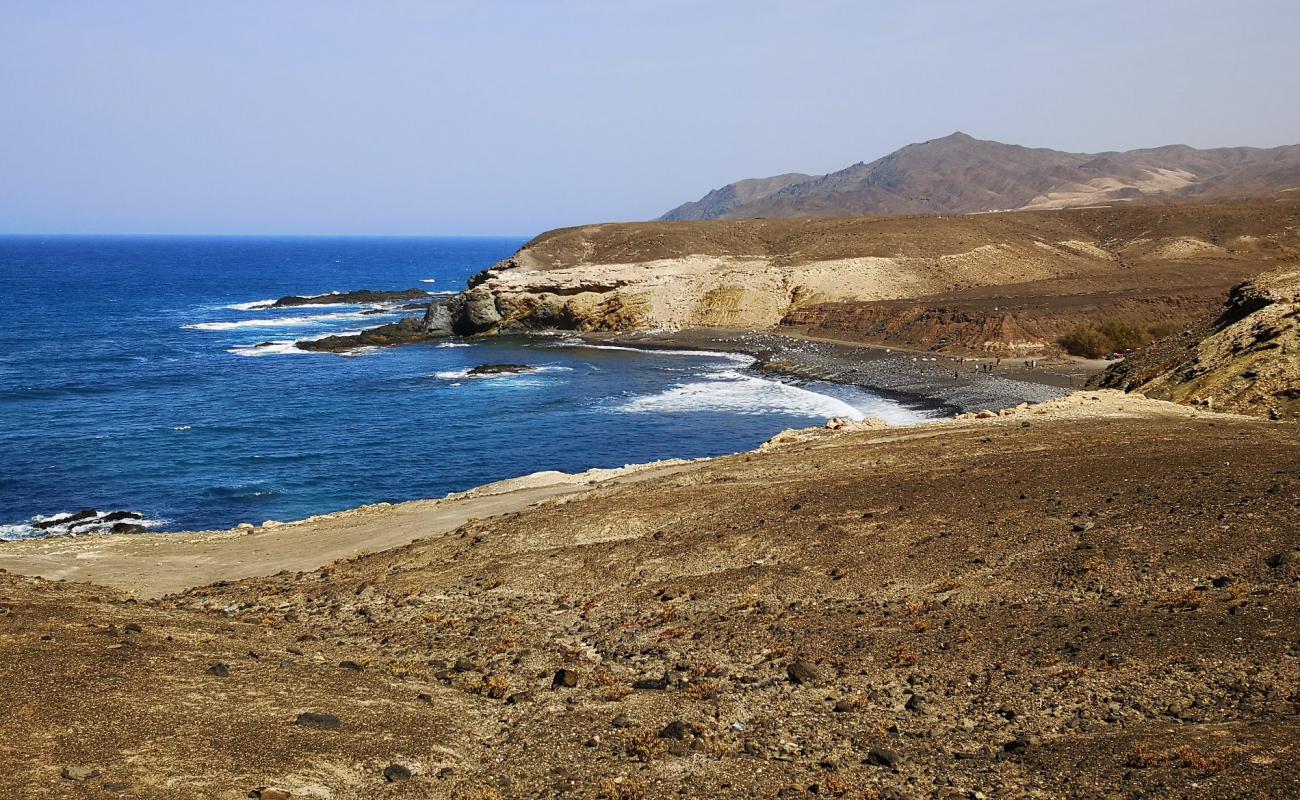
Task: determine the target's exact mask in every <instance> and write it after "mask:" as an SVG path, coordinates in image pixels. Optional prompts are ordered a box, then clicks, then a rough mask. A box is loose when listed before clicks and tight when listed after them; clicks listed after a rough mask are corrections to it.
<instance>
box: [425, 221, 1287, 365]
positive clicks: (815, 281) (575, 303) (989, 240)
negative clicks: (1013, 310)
mask: <svg viewBox="0 0 1300 800" xmlns="http://www.w3.org/2000/svg"><path fill="white" fill-rule="evenodd" d="M1296 253H1300V204H1297V203H1287V204H1276V205H1242V206H1219V207H1215V206H1200V207H1182V208H1111V209H1082V210H1069V211H1054V212H1021V213H1015V214H996V215H964V216H956V217H941V216H924V217H856V218H837V219H801V220H745V221H715V222H676V223H628V224H610V225H590V226H585V227H580V228H567V229H561V230H557V231H552V232H550V233H546V234H543V235H542V236H539V237H538V238H536V239H534V240H533V241H531V242H529V243H528V244H526V245H525V246H524V247H523V248H522V249H521V250H520V251H519V252H518V253H516V254H515V255H514V256H513V257H512V258H510V259H508V260H506V261H503V262H501V263H499V264H497V265H496V266H494V267H492V268H491V269H488V270H486V271H484V272H482V273H480V274H479V275H477V276H475V278H474V279H472V280H471V282H470V287H469V289H468V290H467V291H466V292H464V293H462V294H461V295H460V296H458V297H456V298H453V299H452V301H450V303H449V305H448V309H449V312H450V315H451V317H452V327H453V329H454V330H455V331H456V332H457V333H460V334H477V333H497V332H522V331H530V330H538V329H545V328H558V329H567V330H576V331H627V330H638V329H640V330H644V329H665V330H672V329H680V328H687V327H725V328H767V327H771V326H774V325H776V324H778V323H780V322H781V321H782V319H784V318H786V317H788V316H789V315H791V314H792V313H794V312H797V311H799V310H800V309H807V308H811V307H815V306H818V305H819V304H825V303H845V302H848V303H862V302H876V301H898V300H916V299H918V298H936V297H941V298H945V299H947V300H961V299H963V298H966V299H969V298H972V297H974V298H978V299H981V300H988V299H989V298H997V297H999V296H1004V297H1012V298H1016V297H1027V296H1028V297H1039V298H1043V297H1077V296H1079V295H1085V294H1095V293H1098V292H1102V293H1106V292H1130V293H1132V292H1137V293H1138V294H1139V295H1142V294H1143V293H1146V294H1148V295H1152V296H1162V297H1163V296H1167V295H1171V294H1176V295H1185V294H1187V293H1188V292H1189V287H1191V289H1190V291H1191V294H1193V295H1195V294H1198V293H1204V292H1206V291H1208V292H1209V294H1206V295H1204V296H1205V297H1210V296H1214V295H1217V296H1222V292H1223V291H1224V290H1226V288H1227V287H1228V286H1230V285H1231V284H1232V283H1233V282H1236V281H1240V280H1242V279H1243V278H1246V277H1250V276H1252V275H1255V274H1257V273H1259V272H1260V271H1262V270H1264V269H1267V268H1268V267H1269V265H1270V263H1271V262H1273V261H1275V260H1277V259H1284V258H1288V257H1292V256H1294V255H1295V254H1296ZM1139 299H1140V298H1139ZM1098 302H1099V303H1101V304H1103V305H1104V303H1105V301H1104V298H1103V299H1102V300H1099V301H1098ZM994 305H996V303H995V304H994ZM1056 327H1057V326H1056V325H1055V324H1053V325H1038V326H1037V327H1036V328H1034V329H1032V330H1029V331H1028V333H1027V336H1028V337H1029V338H1028V339H1027V341H1029V340H1033V341H1037V342H1038V343H1041V342H1042V340H1043V339H1042V337H1045V336H1050V335H1052V334H1053V333H1054V331H1055V330H1056ZM1034 337H1038V338H1037V339H1035V338H1034Z"/></svg>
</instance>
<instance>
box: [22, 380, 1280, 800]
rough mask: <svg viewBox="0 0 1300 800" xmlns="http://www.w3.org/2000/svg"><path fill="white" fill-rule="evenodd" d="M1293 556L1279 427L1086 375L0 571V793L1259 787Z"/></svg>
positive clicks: (1273, 761) (827, 792)
mask: <svg viewBox="0 0 1300 800" xmlns="http://www.w3.org/2000/svg"><path fill="white" fill-rule="evenodd" d="M1093 396H1095V397H1099V398H1101V399H1096V400H1093V399H1089V398H1090V397H1093ZM1052 409H1054V410H1052ZM852 428H858V429H857V430H853V429H852ZM1298 547H1300V427H1297V426H1296V425H1294V424H1289V423H1280V422H1269V421H1266V420H1257V419H1246V418H1241V417H1232V416H1226V415H1215V414H1206V413H1201V412H1196V411H1192V410H1188V409H1183V408H1181V407H1175V406H1168V405H1165V404H1155V403H1153V402H1151V401H1142V400H1140V399H1136V398H1131V397H1120V396H1116V395H1114V394H1113V393H1110V394H1107V393H1103V394H1101V395H1090V396H1083V397H1081V396H1078V395H1076V396H1075V397H1074V398H1070V399H1067V400H1060V401H1055V402H1054V403H1053V404H1050V405H1049V410H1043V409H1024V410H1020V411H1018V412H1014V413H1009V414H1007V415H1004V416H995V417H992V418H989V419H975V420H959V421H956V422H949V423H944V424H939V425H931V426H921V427H917V428H909V429H888V428H873V427H869V426H850V429H849V430H847V431H839V432H822V433H817V434H790V435H786V436H783V437H780V439H779V443H777V444H773V445H771V446H769V447H767V448H766V449H765V450H764V451H762V452H756V453H751V454H742V455H738V456H734V457H729V458H722V459H717V460H714V461H709V462H704V463H701V464H698V465H692V466H690V467H686V468H682V469H680V470H678V471H675V472H673V473H671V474H668V475H665V476H664V477H662V478H660V479H657V480H653V481H640V482H636V483H628V484H622V485H612V486H608V487H605V488H598V489H594V490H592V491H589V492H586V493H579V494H576V495H569V496H565V497H562V498H557V499H552V500H548V501H546V502H543V503H541V504H539V505H538V506H536V507H534V508H531V509H528V510H524V511H522V512H518V513H508V514H504V515H500V516H496V517H491V518H485V519H474V520H470V521H469V522H468V523H466V524H465V525H463V526H461V527H460V528H458V529H455V530H454V531H452V532H450V533H445V534H441V535H437V536H433V537H431V538H427V539H423V540H420V541H416V542H414V543H413V544H411V545H409V546H405V547H398V548H396V549H391V550H387V551H384V552H380V553H375V554H370V555H364V556H360V557H358V558H355V559H352V560H349V561H343V562H337V563H334V564H330V565H326V566H323V567H321V568H320V569H316V570H311V571H305V572H298V573H281V574H278V575H274V576H270V577H263V578H248V579H244V580H237V581H231V582H223V583H219V584H216V585H210V586H203V587H197V588H193V589H190V590H188V591H186V592H183V593H181V594H176V595H172V596H168V597H164V598H162V599H160V600H155V601H137V600H135V599H132V598H130V597H128V596H126V595H124V594H120V593H118V592H117V591H114V590H110V589H105V588H100V587H96V586H94V585H88V584H73V583H55V582H45V581H41V580H39V579H34V578H24V577H18V576H16V575H12V574H7V575H2V576H0V606H3V610H2V611H0V653H3V658H0V709H3V714H0V764H3V768H0V797H22V798H55V797H86V798H95V797H136V798H164V797H165V798H173V797H175V798H242V797H246V796H254V797H256V796H260V797H262V798H283V797H293V798H300V797H314V798H426V797H428V798H442V797H450V798H465V799H466V800H468V799H469V798H477V799H479V800H484V799H487V798H505V797H551V796H559V797H575V798H596V797H605V798H611V799H614V798H640V797H647V798H649V797H805V796H819V797H852V798H867V797H873V798H874V797H953V798H958V797H987V798H1003V797H1138V796H1141V797H1197V798H1201V797H1223V798H1227V797H1258V798H1264V797H1269V798H1285V797H1294V796H1297V795H1298V794H1300V759H1298V758H1297V755H1300V718H1298V717H1297V710H1298V707H1297V704H1298V703H1300V662H1298V661H1297V658H1298V657H1300V642H1298V641H1297V638H1298V636H1300V583H1298V579H1300V553H1298V552H1297V548H1298Z"/></svg>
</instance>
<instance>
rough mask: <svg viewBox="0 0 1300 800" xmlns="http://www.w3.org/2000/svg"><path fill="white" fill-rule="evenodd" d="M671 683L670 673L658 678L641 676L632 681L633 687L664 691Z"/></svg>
mask: <svg viewBox="0 0 1300 800" xmlns="http://www.w3.org/2000/svg"><path fill="white" fill-rule="evenodd" d="M668 685H669V679H668V675H667V674H664V675H661V676H660V677H658V678H641V679H639V680H636V681H634V682H633V683H632V688H633V689H646V690H650V691H662V690H663V689H667V688H668Z"/></svg>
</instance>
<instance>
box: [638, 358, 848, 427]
mask: <svg viewBox="0 0 1300 800" xmlns="http://www.w3.org/2000/svg"><path fill="white" fill-rule="evenodd" d="M617 410H619V411H625V412H628V413H633V414H646V413H664V412H685V411H727V412H731V413H735V414H755V415H757V414H790V415H794V416H802V417H814V418H820V419H830V418H831V417H846V418H848V419H853V420H860V419H865V418H866V415H865V414H863V413H862V411H860V410H859V409H857V408H854V407H853V406H851V405H849V404H848V403H846V402H845V401H843V400H841V399H839V398H837V397H831V396H830V395H825V394H819V393H818V392H813V391H809V390H808V389H804V388H801V387H799V386H793V385H791V384H788V383H782V382H781V381H774V380H768V379H766V378H758V377H755V376H753V375H744V374H742V373H740V372H737V371H735V370H724V371H722V372H718V373H716V374H714V375H709V376H705V377H704V379H703V380H700V381H695V382H692V383H681V384H678V385H676V386H674V387H673V388H671V389H668V390H666V391H663V392H658V393H656V394H651V395H645V396H643V397H637V398H634V399H632V400H629V401H628V402H626V403H623V404H622V405H620V406H618V407H617Z"/></svg>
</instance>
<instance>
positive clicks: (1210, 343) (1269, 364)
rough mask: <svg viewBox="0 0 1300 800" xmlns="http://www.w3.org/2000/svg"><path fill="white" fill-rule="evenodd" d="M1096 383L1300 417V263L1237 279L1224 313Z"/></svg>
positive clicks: (1166, 397)
mask: <svg viewBox="0 0 1300 800" xmlns="http://www.w3.org/2000/svg"><path fill="white" fill-rule="evenodd" d="M1095 383H1096V385H1098V386H1104V387H1109V388H1121V389H1125V390H1127V391H1136V392H1140V393H1142V394H1144V395H1146V396H1148V397H1155V398H1159V399H1162V400H1173V401H1176V402H1179V403H1191V404H1199V405H1206V406H1212V407H1213V408H1216V409H1220V410H1224V411H1235V412H1238V413H1244V414H1258V415H1268V416H1272V417H1273V418H1275V419H1276V418H1282V417H1300V267H1296V266H1290V267H1283V268H1280V269H1277V270H1274V271H1272V272H1269V273H1266V274H1264V275H1260V276H1259V277H1257V278H1255V279H1253V280H1251V281H1247V282H1245V283H1242V284H1240V285H1238V286H1234V287H1233V289H1232V292H1231V293H1230V294H1229V295H1228V301H1227V302H1226V303H1225V304H1224V305H1223V308H1222V310H1221V311H1220V312H1219V313H1218V314H1215V315H1213V316H1211V317H1209V318H1207V319H1205V320H1203V321H1202V322H1201V323H1200V324H1198V325H1196V326H1194V327H1193V328H1191V329H1189V330H1187V331H1185V332H1184V333H1183V334H1182V335H1180V336H1176V337H1172V338H1170V339H1167V340H1164V341H1161V342H1158V343H1156V344H1154V345H1152V346H1151V347H1149V348H1146V350H1144V351H1143V352H1140V353H1138V354H1137V355H1135V356H1133V357H1131V358H1129V359H1126V360H1125V361H1124V362H1122V363H1120V364H1116V365H1115V366H1113V367H1111V368H1110V369H1108V370H1107V371H1106V372H1104V373H1102V374H1101V375H1100V376H1098V377H1097V379H1096V381H1095Z"/></svg>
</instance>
